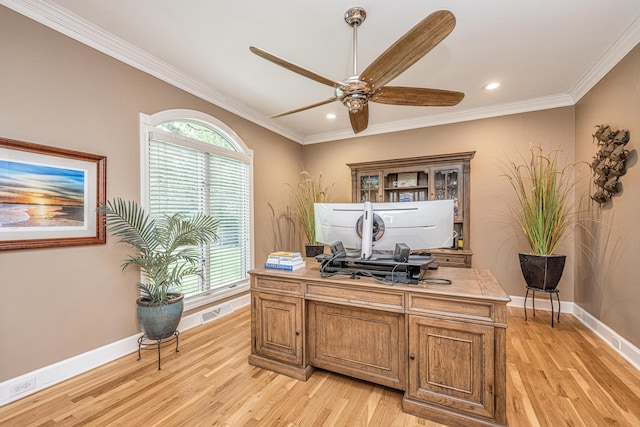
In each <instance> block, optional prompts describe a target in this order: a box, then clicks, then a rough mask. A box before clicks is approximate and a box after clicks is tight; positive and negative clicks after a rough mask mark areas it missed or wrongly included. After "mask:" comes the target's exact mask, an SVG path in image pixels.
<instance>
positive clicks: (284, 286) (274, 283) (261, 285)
mask: <svg viewBox="0 0 640 427" xmlns="http://www.w3.org/2000/svg"><path fill="white" fill-rule="evenodd" d="M252 288H253V289H255V290H257V291H277V292H282V293H287V294H292V295H302V282H300V281H299V280H284V279H275V278H270V277H254V280H252Z"/></svg>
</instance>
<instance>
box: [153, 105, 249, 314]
mask: <svg viewBox="0 0 640 427" xmlns="http://www.w3.org/2000/svg"><path fill="white" fill-rule="evenodd" d="M141 129H142V132H141V134H142V150H141V154H142V162H143V168H142V171H143V172H142V175H143V176H142V195H143V205H144V206H145V208H146V209H148V211H149V213H150V215H151V216H153V217H157V216H160V215H163V214H169V215H171V214H173V213H176V212H183V213H185V214H187V215H194V214H197V213H199V212H203V213H207V214H210V215H212V216H214V217H215V218H217V219H218V221H219V227H218V236H219V241H218V242H217V243H215V244H212V245H207V246H206V247H202V248H201V251H200V253H201V265H202V270H203V277H198V276H191V277H189V278H187V279H186V280H184V281H183V288H182V289H181V292H182V293H184V294H185V297H186V298H185V301H186V305H187V307H186V308H187V309H188V308H192V307H195V306H197V305H200V304H205V303H208V302H210V301H211V300H212V299H216V298H217V297H220V296H221V295H223V296H228V295H229V294H231V293H235V292H236V291H241V290H244V289H247V288H248V274H247V271H248V270H250V269H251V267H252V265H251V263H252V259H253V249H252V246H253V245H252V230H251V229H252V219H251V201H252V199H253V196H252V166H253V161H252V159H253V157H252V155H253V153H252V151H251V150H249V149H248V148H247V147H246V145H245V144H244V142H242V140H241V139H240V138H239V137H238V136H237V135H236V134H235V132H233V131H232V130H231V129H230V128H228V127H227V126H226V125H225V124H224V123H222V122H220V121H219V120H217V119H215V118H213V117H211V116H208V115H206V114H203V113H199V112H196V111H190V110H169V111H163V112H161V113H158V114H154V115H152V116H147V115H141Z"/></svg>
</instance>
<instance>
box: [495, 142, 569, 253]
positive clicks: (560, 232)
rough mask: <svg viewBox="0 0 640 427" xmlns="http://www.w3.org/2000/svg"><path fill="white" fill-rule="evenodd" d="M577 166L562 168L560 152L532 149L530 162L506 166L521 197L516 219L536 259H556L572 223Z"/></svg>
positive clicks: (506, 164) (505, 168)
mask: <svg viewBox="0 0 640 427" xmlns="http://www.w3.org/2000/svg"><path fill="white" fill-rule="evenodd" d="M574 165H575V164H574V163H571V164H568V165H566V166H561V165H560V164H559V161H558V150H551V151H549V152H548V153H544V152H543V151H542V148H541V147H538V146H532V147H530V157H529V161H528V162H526V161H523V163H516V162H513V161H510V162H508V163H505V164H504V172H505V176H506V177H507V178H508V179H509V183H510V184H511V186H512V187H513V189H514V190H515V192H516V195H517V196H518V204H517V205H516V206H515V207H514V208H513V212H514V215H515V218H516V219H517V221H518V224H519V225H520V228H521V229H522V231H523V232H524V234H525V236H526V238H527V241H528V242H529V245H530V246H531V250H532V251H533V253H534V254H536V255H552V254H553V253H554V252H555V250H556V248H557V246H558V244H559V243H560V240H561V239H562V237H563V236H564V235H565V234H566V232H567V229H568V228H569V225H570V224H571V222H572V217H573V214H574V208H575V206H576V203H575V199H574V198H573V189H574V187H575V185H574V182H575V181H574V176H573V174H572V173H571V172H572V170H573V166H574Z"/></svg>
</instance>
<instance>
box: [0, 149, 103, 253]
mask: <svg viewBox="0 0 640 427" xmlns="http://www.w3.org/2000/svg"><path fill="white" fill-rule="evenodd" d="M106 162H107V158H106V157H105V156H100V155H95V154H88V153H82V152H78V151H72V150H66V149H62V148H55V147H48V146H45V145H39V144H34V143H30V142H23V141H15V140H11V139H6V138H0V250H12V249H33V248H51V247H61V246H78V245H95V244H103V243H105V241H106V227H105V224H104V220H103V219H102V218H101V216H100V215H98V214H97V212H96V208H97V207H98V206H99V205H100V204H102V203H105V201H106Z"/></svg>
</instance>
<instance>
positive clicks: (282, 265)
mask: <svg viewBox="0 0 640 427" xmlns="http://www.w3.org/2000/svg"><path fill="white" fill-rule="evenodd" d="M306 265H307V263H306V261H305V260H304V258H302V254H301V253H300V252H283V251H279V252H271V253H270V254H269V256H268V257H267V262H265V263H264V268H275V269H278V270H297V269H299V268H303V267H305V266H306Z"/></svg>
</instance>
